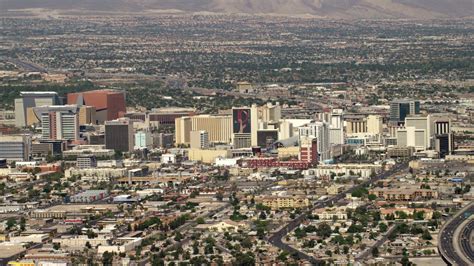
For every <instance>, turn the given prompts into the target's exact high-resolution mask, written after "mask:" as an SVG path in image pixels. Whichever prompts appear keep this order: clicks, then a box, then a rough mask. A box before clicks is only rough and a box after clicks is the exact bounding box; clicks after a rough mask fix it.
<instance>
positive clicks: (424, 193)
mask: <svg viewBox="0 0 474 266" xmlns="http://www.w3.org/2000/svg"><path fill="white" fill-rule="evenodd" d="M369 194H373V195H375V196H377V197H378V198H381V199H385V200H391V201H413V200H419V199H424V200H427V199H437V198H438V191H436V190H431V189H410V188H397V189H389V188H375V189H371V190H369Z"/></svg>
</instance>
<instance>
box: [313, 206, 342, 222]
mask: <svg viewBox="0 0 474 266" xmlns="http://www.w3.org/2000/svg"><path fill="white" fill-rule="evenodd" d="M313 214H316V215H318V217H319V220H322V221H328V220H333V219H336V220H347V212H346V207H333V208H327V209H324V208H323V209H316V210H314V211H313Z"/></svg>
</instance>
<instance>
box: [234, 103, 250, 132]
mask: <svg viewBox="0 0 474 266" xmlns="http://www.w3.org/2000/svg"><path fill="white" fill-rule="evenodd" d="M232 122H233V127H234V130H233V132H234V133H248V134H250V133H251V125H252V123H251V110H250V108H238V109H233V110H232Z"/></svg>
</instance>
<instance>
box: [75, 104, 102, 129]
mask: <svg viewBox="0 0 474 266" xmlns="http://www.w3.org/2000/svg"><path fill="white" fill-rule="evenodd" d="M97 122H98V121H97V118H96V109H95V107H94V106H86V105H84V106H81V107H80V108H79V125H89V124H97Z"/></svg>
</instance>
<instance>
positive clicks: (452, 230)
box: [438, 202, 474, 266]
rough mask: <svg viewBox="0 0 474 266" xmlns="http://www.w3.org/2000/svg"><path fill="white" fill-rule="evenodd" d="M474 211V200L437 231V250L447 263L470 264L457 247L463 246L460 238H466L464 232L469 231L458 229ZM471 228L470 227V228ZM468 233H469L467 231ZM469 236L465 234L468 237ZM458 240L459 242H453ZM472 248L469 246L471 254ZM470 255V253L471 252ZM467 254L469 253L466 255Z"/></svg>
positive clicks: (464, 265)
mask: <svg viewBox="0 0 474 266" xmlns="http://www.w3.org/2000/svg"><path fill="white" fill-rule="evenodd" d="M473 213H474V202H471V203H470V204H469V205H467V206H466V207H464V208H463V209H461V210H460V211H459V212H458V213H456V214H455V215H454V216H453V217H452V218H451V219H450V220H448V221H447V222H446V223H445V224H444V225H443V227H442V228H441V230H440V232H439V239H438V250H439V252H440V254H441V256H442V257H443V259H444V260H445V261H446V262H447V263H448V264H449V265H459V266H468V265H472V263H471V262H470V258H469V257H467V256H465V255H464V253H463V252H462V250H460V249H459V248H458V247H460V246H461V247H463V245H465V243H464V244H463V241H462V239H463V238H466V235H464V233H467V232H470V231H466V230H458V228H459V226H461V224H462V223H464V222H465V221H466V220H467V219H469V217H470V216H471V215H472V214H473ZM471 229H472V228H471ZM456 231H457V232H456ZM456 234H459V235H456ZM469 235H470V233H469ZM469 237H470V236H467V238H469ZM455 241H460V242H461V243H454V242H455ZM471 252H472V250H471V248H470V247H469V248H468V253H467V254H471ZM471 255H472V254H471ZM468 256H469V255H468ZM471 259H472V257H471Z"/></svg>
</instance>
